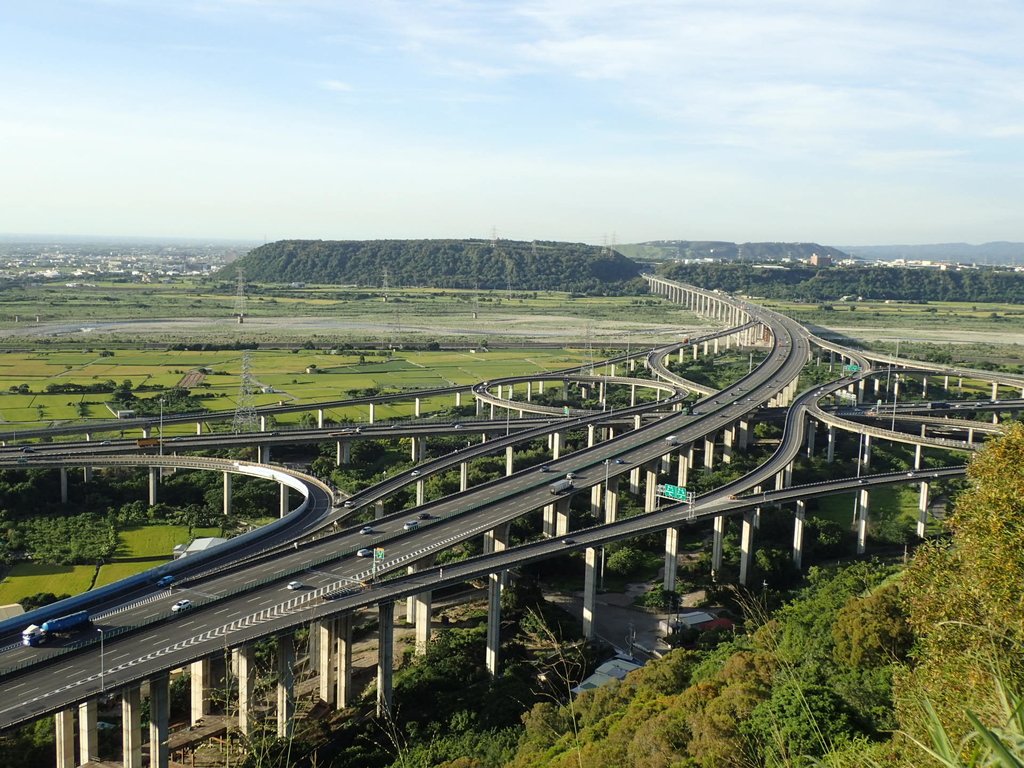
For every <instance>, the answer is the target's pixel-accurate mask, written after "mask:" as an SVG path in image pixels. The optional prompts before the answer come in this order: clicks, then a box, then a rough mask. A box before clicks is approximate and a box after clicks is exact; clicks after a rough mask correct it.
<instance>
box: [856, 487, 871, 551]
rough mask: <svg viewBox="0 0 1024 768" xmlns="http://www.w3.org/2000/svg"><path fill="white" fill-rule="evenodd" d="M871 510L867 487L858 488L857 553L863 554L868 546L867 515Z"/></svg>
mask: <svg viewBox="0 0 1024 768" xmlns="http://www.w3.org/2000/svg"><path fill="white" fill-rule="evenodd" d="M870 511H871V494H870V493H869V492H868V489H867V488H862V489H861V490H860V504H859V507H858V512H857V554H858V555H863V554H864V551H865V550H866V549H867V547H868V516H869V513H870Z"/></svg>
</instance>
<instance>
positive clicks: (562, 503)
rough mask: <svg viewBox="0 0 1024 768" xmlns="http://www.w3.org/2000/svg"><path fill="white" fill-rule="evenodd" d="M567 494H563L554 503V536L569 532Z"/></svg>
mask: <svg viewBox="0 0 1024 768" xmlns="http://www.w3.org/2000/svg"><path fill="white" fill-rule="evenodd" d="M569 501H570V497H569V496H563V497H562V498H560V499H559V500H558V501H557V502H556V503H555V536H565V535H566V534H567V533H568V532H569Z"/></svg>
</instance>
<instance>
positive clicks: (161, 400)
mask: <svg viewBox="0 0 1024 768" xmlns="http://www.w3.org/2000/svg"><path fill="white" fill-rule="evenodd" d="M160 455H161V456H163V455H164V399H163V398H162V397H161V398H160Z"/></svg>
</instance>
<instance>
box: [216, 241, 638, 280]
mask: <svg viewBox="0 0 1024 768" xmlns="http://www.w3.org/2000/svg"><path fill="white" fill-rule="evenodd" d="M238 269H242V270H244V273H245V279H246V280H251V281H255V282H270V283H281V282H304V283H337V284H344V285H359V286H368V287H369V286H373V287H377V286H381V285H382V284H383V283H384V276H385V273H386V274H387V282H388V285H390V286H392V287H413V286H423V287H432V288H468V289H475V288H480V289H497V290H504V289H511V290H513V291H539V290H562V291H572V292H577V293H621V292H624V291H628V292H640V291H643V290H644V288H643V284H642V282H641V281H640V280H639V274H640V268H639V266H638V265H637V264H636V263H634V262H633V261H631V260H630V259H627V258H626V257H625V256H623V255H622V254H620V253H617V252H615V251H613V250H610V249H607V248H601V247H598V246H592V245H585V244H583V243H556V242H539V241H534V242H530V243H528V242H519V241H513V240H500V241H498V242H497V243H496V244H492V243H491V242H490V241H488V240H281V241H278V242H275V243H268V244H266V245H262V246H260V247H259V248H255V249H254V250H252V251H250V252H249V253H248V254H247V255H246V256H244V257H243V258H241V259H238V260H237V261H235V262H234V263H232V264H230V265H229V266H227V267H225V268H224V269H222V270H221V271H220V272H219V273H218V277H222V278H228V279H234V278H235V276H236V274H237V270H238ZM631 281H635V282H633V283H632V284H631Z"/></svg>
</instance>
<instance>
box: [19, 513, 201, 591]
mask: <svg viewBox="0 0 1024 768" xmlns="http://www.w3.org/2000/svg"><path fill="white" fill-rule="evenodd" d="M219 535H220V529H219V528H196V529H195V530H194V531H193V532H192V535H191V536H190V535H189V532H188V526H186V525H148V526H141V527H138V528H130V529H128V530H124V531H121V532H120V533H119V534H118V538H119V539H120V542H121V546H120V547H119V548H118V554H117V557H115V558H114V560H113V561H112V562H110V563H106V564H104V565H102V566H100V569H99V572H98V573H97V571H96V566H93V565H76V566H56V565H43V564H41V563H18V564H16V565H15V566H14V567H13V568H11V570H10V572H9V573H8V574H7V577H6V578H5V579H4V580H3V581H2V582H0V605H6V604H8V603H16V602H18V601H19V600H21V599H22V598H25V597H28V596H29V595H34V594H36V593H39V592H52V593H53V594H55V595H61V594H70V595H77V594H79V593H80V592H84V591H85V590H87V589H88V588H89V586H90V584H92V581H93V576H94V575H95V576H96V583H95V585H94V586H96V587H102V586H103V585H104V584H110V583H111V582H114V581H117V580H118V579H123V578H125V577H127V576H132V575H134V574H136V573H141V572H142V571H145V570H147V569H149V568H155V567H156V566H158V565H160V564H161V563H166V562H167V561H168V560H170V559H171V550H172V549H173V548H174V545H175V544H186V543H188V542H189V541H191V540H192V539H194V538H196V539H198V538H202V537H204V536H219Z"/></svg>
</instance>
